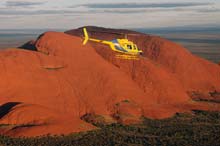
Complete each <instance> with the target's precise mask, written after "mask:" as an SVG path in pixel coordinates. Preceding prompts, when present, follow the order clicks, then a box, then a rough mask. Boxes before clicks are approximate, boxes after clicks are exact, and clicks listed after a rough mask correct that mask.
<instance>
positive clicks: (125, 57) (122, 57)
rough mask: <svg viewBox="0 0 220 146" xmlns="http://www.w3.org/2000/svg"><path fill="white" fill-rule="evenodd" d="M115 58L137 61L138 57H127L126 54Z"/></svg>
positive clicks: (117, 55)
mask: <svg viewBox="0 0 220 146" xmlns="http://www.w3.org/2000/svg"><path fill="white" fill-rule="evenodd" d="M115 58H117V59H124V60H139V59H140V58H139V56H137V55H127V54H116V55H115Z"/></svg>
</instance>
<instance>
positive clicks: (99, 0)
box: [0, 0, 220, 29]
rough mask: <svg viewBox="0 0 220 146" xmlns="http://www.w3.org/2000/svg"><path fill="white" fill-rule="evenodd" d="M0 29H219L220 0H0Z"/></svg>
mask: <svg viewBox="0 0 220 146" xmlns="http://www.w3.org/2000/svg"><path fill="white" fill-rule="evenodd" d="M0 20H1V21H0V29H26V28H27V29H29V28H42V29H44V28H60V29H72V28H76V27H81V26H85V25H96V26H103V27H112V28H152V27H154V28H158V27H176V26H177V27H178V26H220V0H179V1H178V0H105V1H103V0H0Z"/></svg>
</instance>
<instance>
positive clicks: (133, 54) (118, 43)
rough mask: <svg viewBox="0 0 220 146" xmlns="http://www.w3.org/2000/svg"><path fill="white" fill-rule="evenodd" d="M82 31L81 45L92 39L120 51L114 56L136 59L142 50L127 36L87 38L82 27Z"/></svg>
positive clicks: (85, 30)
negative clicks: (120, 37)
mask: <svg viewBox="0 0 220 146" xmlns="http://www.w3.org/2000/svg"><path fill="white" fill-rule="evenodd" d="M83 32H84V41H83V45H86V44H87V42H88V41H93V42H97V43H102V44H105V45H109V47H110V48H111V49H112V50H113V51H115V52H118V53H120V54H117V55H116V58H120V59H128V60H138V59H139V55H141V54H142V52H143V51H142V50H140V49H138V47H137V45H136V44H135V43H133V42H132V41H129V40H128V39H127V37H126V38H125V39H114V40H112V41H107V40H99V39H94V38H89V35H88V32H87V29H86V28H83Z"/></svg>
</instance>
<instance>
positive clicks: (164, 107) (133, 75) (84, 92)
mask: <svg viewBox="0 0 220 146" xmlns="http://www.w3.org/2000/svg"><path fill="white" fill-rule="evenodd" d="M90 29H92V28H90ZM93 29H98V28H93ZM80 31H81V30H80V29H79V30H74V31H69V32H67V33H69V34H70V33H71V34H75V35H81V34H80V33H79V32H80ZM120 31H122V30H120ZM93 35H97V37H103V38H105V37H106V38H109V39H110V38H112V37H115V36H114V35H113V34H108V35H107V34H105V35H103V34H99V33H97V34H93ZM130 39H132V40H133V41H134V42H135V43H137V44H138V46H139V47H140V48H142V49H143V51H144V57H141V59H140V60H138V61H131V60H130V61H129V60H119V59H116V58H115V57H114V56H115V54H114V52H112V51H111V50H110V49H109V48H108V47H107V46H103V45H97V44H91V43H88V44H87V45H85V46H83V45H82V41H83V40H82V39H81V38H80V37H77V36H71V35H68V34H65V33H59V32H47V33H45V34H43V35H42V36H41V37H40V38H39V39H37V40H36V42H33V41H32V42H31V43H30V44H25V46H23V47H24V48H30V47H32V48H31V50H27V49H17V48H12V49H5V50H2V51H0V61H1V62H0V68H1V72H0V78H1V81H0V104H1V105H2V106H1V107H0V124H7V125H5V126H2V127H1V128H0V133H1V134H6V135H10V136H15V137H16V136H37V135H45V134H48V133H50V134H69V133H71V132H79V131H86V130H92V129H95V128H96V127H95V126H93V125H91V124H89V123H87V122H85V121H84V120H85V119H84V118H83V117H85V116H86V115H97V116H98V117H101V119H102V121H104V122H107V123H111V122H120V123H124V124H130V123H136V122H140V117H141V116H146V117H149V118H157V119H160V118H166V117H170V116H172V115H173V114H175V113H176V112H189V111H190V110H192V109H202V110H219V109H220V106H219V105H218V104H217V103H215V104H214V103H212V104H210V103H209V104H206V103H203V102H195V101H193V100H192V98H196V99H200V98H201V99H202V100H204V99H205V100H207V99H208V100H212V101H218V100H219V99H220V97H219V96H218V93H219V92H218V91H220V68H219V66H218V65H216V64H214V63H211V62H208V61H206V60H203V59H200V58H198V57H195V56H193V55H192V54H191V53H189V52H188V51H186V49H184V48H183V47H181V46H179V45H176V44H174V43H172V42H169V41H167V40H164V39H162V38H159V37H153V36H148V35H143V34H142V35H140V36H136V37H133V38H130ZM210 93H212V94H210ZM195 95H196V97H195ZM200 95H201V96H200Z"/></svg>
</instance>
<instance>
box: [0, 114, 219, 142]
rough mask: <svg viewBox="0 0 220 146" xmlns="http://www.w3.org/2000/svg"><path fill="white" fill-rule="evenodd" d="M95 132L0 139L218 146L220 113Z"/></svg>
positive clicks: (115, 126)
mask: <svg viewBox="0 0 220 146" xmlns="http://www.w3.org/2000/svg"><path fill="white" fill-rule="evenodd" d="M97 126H99V127H100V129H98V130H94V131H89V132H81V133H77V134H70V135H68V136H64V135H62V136H50V135H46V136H43V137H35V138H10V137H7V136H0V145H3V146H4V145H7V146H36V145H38V146H51V145H52V146H220V134H219V133H220V112H204V111H196V110H195V111H193V113H192V114H176V115H175V116H174V117H172V118H168V119H163V120H151V119H146V118H143V123H142V124H138V125H130V126H127V125H121V124H111V125H101V124H100V125H97Z"/></svg>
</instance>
